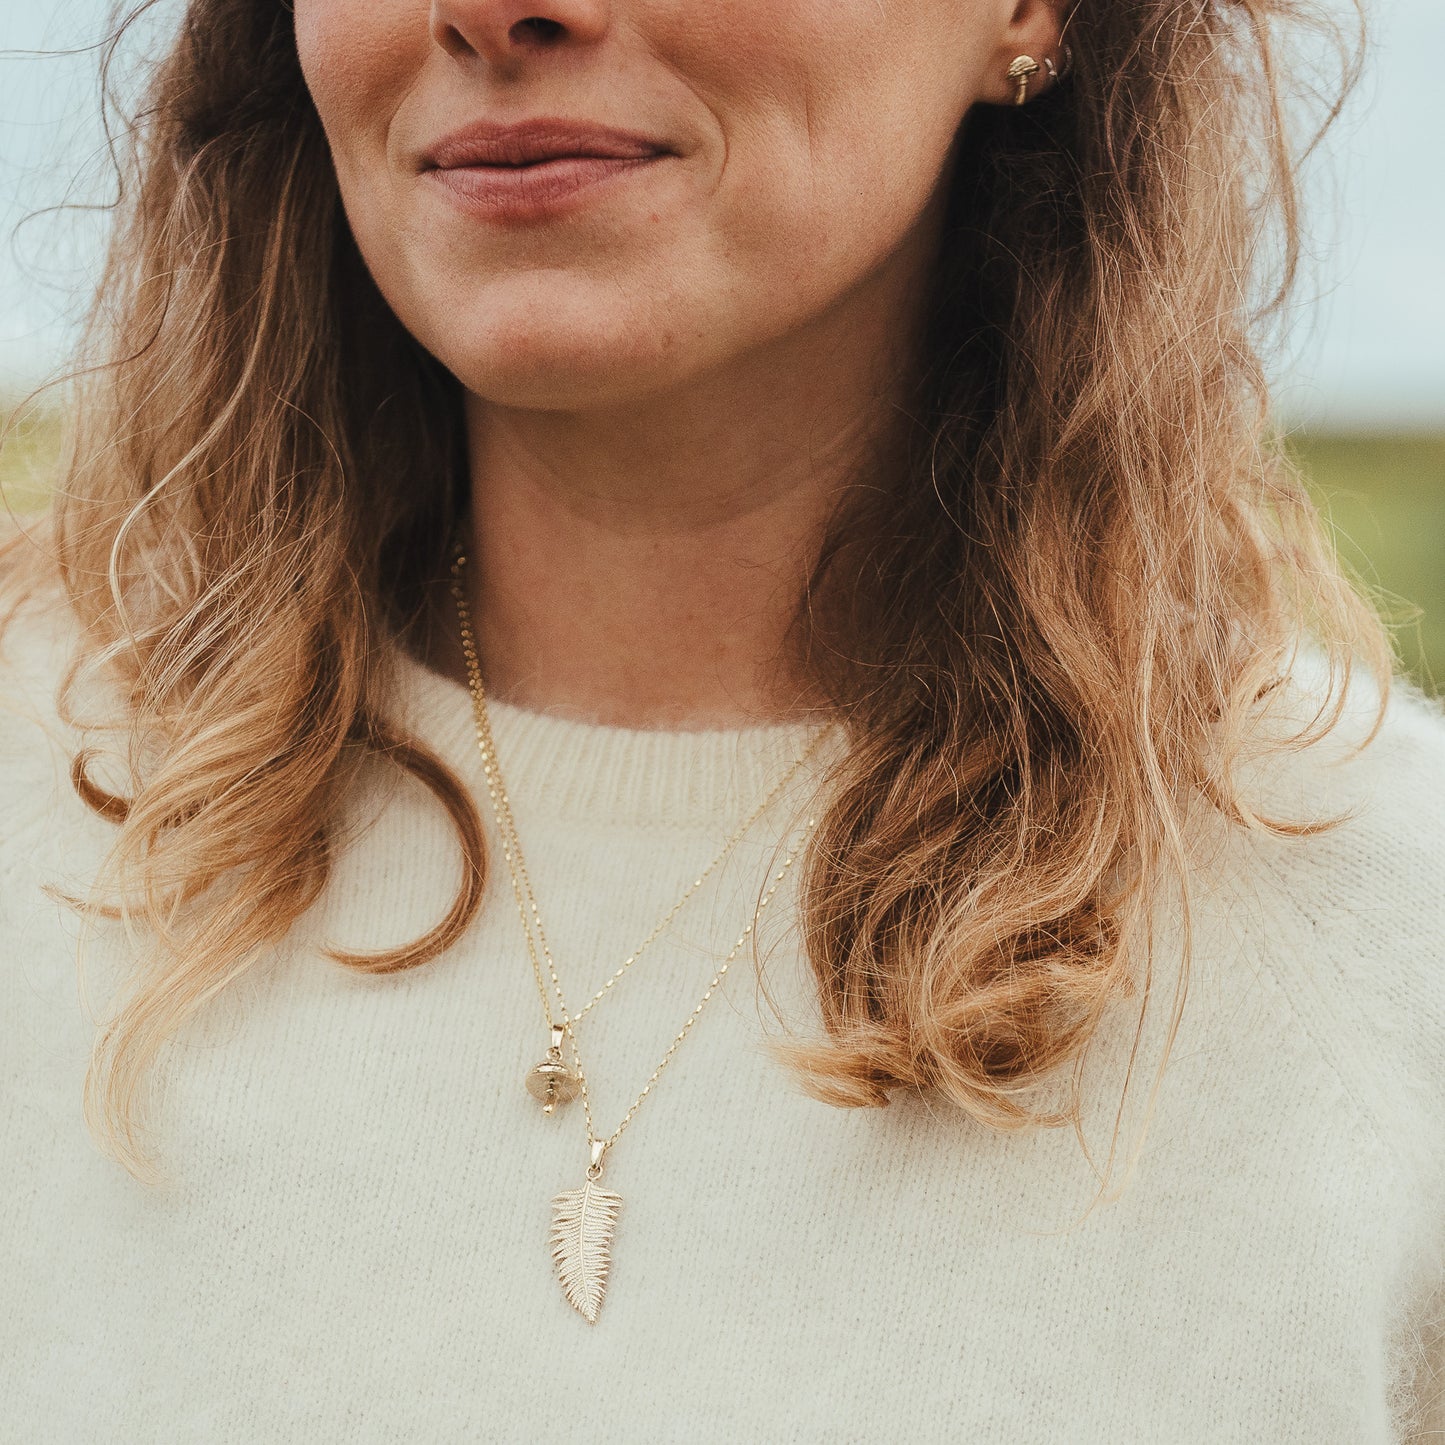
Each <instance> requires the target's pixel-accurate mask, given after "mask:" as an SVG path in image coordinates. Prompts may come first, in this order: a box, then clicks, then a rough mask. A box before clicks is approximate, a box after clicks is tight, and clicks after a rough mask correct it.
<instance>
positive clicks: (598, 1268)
mask: <svg viewBox="0 0 1445 1445" xmlns="http://www.w3.org/2000/svg"><path fill="white" fill-rule="evenodd" d="M606 1147H607V1146H606V1143H605V1142H604V1141H603V1140H600V1139H599V1140H595V1141H594V1142H593V1144H592V1163H591V1164H590V1165H588V1167H587V1182H586V1183H585V1184H584V1185H583V1186H582V1187H581V1189H568V1190H565V1191H564V1192H563V1193H561V1194H558V1195H555V1196H554V1197H553V1199H552V1263H553V1265H554V1266H555V1267H556V1270H557V1278H558V1279H559V1280H561V1282H562V1288H563V1290H564V1291H565V1292H566V1295H567V1299H568V1302H569V1303H570V1304H571V1305H572V1306H573V1307H574V1308H575V1309H576V1310H578V1311H579V1312H580V1313H581V1314H582V1315H583V1316H584V1317H585V1318H586V1320H587V1322H588V1324H594V1325H595V1324H596V1323H597V1312H598V1310H600V1309H601V1308H602V1295H603V1292H604V1291H605V1290H606V1288H607V1271H608V1268H609V1266H610V1265H611V1262H612V1234H613V1231H614V1230H615V1229H616V1227H617V1215H618V1211H619V1210H620V1209H621V1207H622V1196H621V1195H620V1194H614V1193H612V1191H611V1190H608V1189H604V1188H602V1186H601V1185H600V1184H599V1183H598V1182H597V1179H598V1177H599V1176H600V1174H601V1172H602V1164H601V1159H602V1151H603V1150H604V1149H605V1148H606Z"/></svg>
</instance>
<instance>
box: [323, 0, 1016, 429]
mask: <svg viewBox="0 0 1445 1445" xmlns="http://www.w3.org/2000/svg"><path fill="white" fill-rule="evenodd" d="M536 4H537V8H536V9H535V10H533V11H528V10H526V9H524V8H523V7H522V5H520V4H518V3H515V0H430V3H428V0H297V3H296V23H297V42H298V47H299V52H300V57H301V62H302V67H303V70H304V73H305V76H306V80H307V84H308V87H309V89H310V91H311V95H312V97H313V99H314V102H315V104H316V107H317V110H318V113H319V115H320V117H321V121H322V124H323V126H324V128H325V131H326V134H327V138H328V141H329V143H330V146H331V151H332V156H333V159H334V162H335V165H336V170H337V177H338V180H339V183H340V188H341V194H342V199H343V202H344V204H345V208H346V212H347V216H348V219H349V221H350V224H351V227H352V231H353V233H354V235H355V237H356V240H357V243H358V245H359V247H360V250H361V253H362V255H363V257H364V259H365V261H366V264H367V266H368V269H369V270H370V272H371V274H372V276H373V277H374V278H375V280H376V282H377V285H378V286H379V288H380V290H381V292H382V294H383V295H384V296H385V298H386V299H387V301H388V303H389V304H390V305H391V307H392V308H393V309H394V310H395V312H396V314H397V315H398V317H399V318H400V320H401V321H402V323H403V325H405V326H406V327H407V329H408V330H409V331H410V332H411V333H412V334H413V335H414V336H415V337H416V338H417V339H418V340H419V341H420V342H421V344H422V345H423V346H425V347H426V348H427V349H428V350H429V351H430V352H432V353H433V355H435V356H436V357H437V358H438V359H439V360H440V361H441V362H442V363H443V364H444V365H445V366H446V367H447V368H448V369H449V370H451V371H452V372H453V373H454V374H455V375H456V376H457V377H458V378H459V379H460V380H461V382H462V384H463V385H464V386H466V387H467V388H468V389H469V390H470V391H472V392H474V393H476V394H477V395H479V396H482V397H485V398H488V399H490V400H493V401H495V402H497V403H500V404H503V405H516V406H533V407H546V408H552V407H557V408H573V407H587V406H595V405H599V404H601V405H605V404H609V403H617V402H621V401H624V400H627V399H637V398H641V397H644V396H646V395H649V394H653V393H656V392H659V391H662V390H666V389H668V388H670V387H675V386H680V385H683V384H685V383H686V382H687V381H688V380H689V379H690V378H692V377H696V376H698V375H701V374H704V373H706V372H708V371H709V370H711V369H715V368H718V367H722V366H726V365H727V364H728V363H729V361H731V360H732V359H734V358H736V357H739V356H742V355H744V354H746V353H748V352H749V351H751V350H753V349H756V348H760V347H764V346H767V345H768V344H769V343H771V342H774V341H776V340H778V339H780V338H782V337H784V336H786V335H787V334H788V333H789V332H793V331H798V330H801V329H803V328H807V327H809V326H812V325H814V324H815V323H816V322H818V320H819V318H820V317H823V316H825V315H828V314H830V313H832V312H833V311H835V310H837V309H838V308H846V307H847V306H848V305H850V304H856V303H855V302H854V301H853V298H857V297H860V296H864V295H869V294H877V293H878V291H879V289H880V288H879V287H869V286H868V285H866V284H865V283H867V282H868V281H869V280H871V279H873V278H877V277H886V276H887V274H888V272H889V271H890V269H891V268H892V269H896V268H898V267H899V266H901V265H902V264H903V262H904V258H908V257H910V256H916V254H917V249H918V248H917V239H918V234H919V230H920V227H921V226H922V225H923V222H924V218H925V217H926V216H927V215H928V214H929V202H930V200H931V199H932V198H933V197H934V196H935V194H936V192H937V188H938V186H939V184H940V181H941V178H942V175H943V171H944V168H945V166H946V163H947V159H948V155H949V152H950V148H951V145H952V142H953V140H954V137H955V134H956V132H957V130H958V126H959V123H960V121H961V119H962V117H963V115H964V114H965V112H966V111H967V109H968V107H969V105H970V104H971V103H972V101H973V100H974V99H975V98H976V94H977V89H978V87H979V85H980V77H981V76H982V75H983V73H984V70H985V68H986V66H987V65H988V64H989V63H991V61H992V58H993V55H994V51H995V47H996V37H995V36H991V35H990V34H989V27H988V23H987V22H988V17H989V16H991V15H993V14H994V12H998V11H999V10H1000V9H1001V8H1006V7H1000V5H999V4H998V3H997V0H908V3H900V0H709V3H708V4H707V5H705V6H700V5H697V4H696V3H693V0H631V3H629V0H536ZM882 289H884V290H886V287H885V288H882Z"/></svg>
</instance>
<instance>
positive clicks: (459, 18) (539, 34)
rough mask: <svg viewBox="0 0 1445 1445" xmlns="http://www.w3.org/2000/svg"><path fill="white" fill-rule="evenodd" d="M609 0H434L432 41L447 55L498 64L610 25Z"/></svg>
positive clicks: (513, 63)
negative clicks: (608, 21) (473, 58)
mask: <svg viewBox="0 0 1445 1445" xmlns="http://www.w3.org/2000/svg"><path fill="white" fill-rule="evenodd" d="M609 3H610V0H540V7H541V8H538V6H539V0H432V5H431V17H430V19H431V33H432V39H433V40H434V41H435V42H436V43H437V44H438V45H439V46H441V48H442V49H443V50H445V51H446V52H447V53H448V54H449V55H453V56H456V57H459V58H466V57H469V56H475V57H477V58H479V59H481V60H484V61H486V62H488V63H489V64H491V65H493V66H497V67H502V68H507V67H513V66H516V65H517V64H518V63H519V62H521V61H523V60H524V59H525V58H526V57H527V56H528V55H530V54H535V53H536V52H538V51H542V50H549V49H555V48H557V47H558V46H560V45H563V44H566V43H567V42H568V41H574V42H576V41H583V42H586V41H592V40H596V39H597V38H598V37H599V36H601V35H602V34H603V33H604V31H605V30H606V28H607V17H608V9H609Z"/></svg>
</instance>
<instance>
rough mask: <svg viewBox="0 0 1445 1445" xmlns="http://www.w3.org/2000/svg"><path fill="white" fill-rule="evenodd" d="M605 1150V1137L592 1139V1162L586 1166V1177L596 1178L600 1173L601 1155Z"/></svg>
mask: <svg viewBox="0 0 1445 1445" xmlns="http://www.w3.org/2000/svg"><path fill="white" fill-rule="evenodd" d="M606 1152H607V1140H606V1139H594V1140H593V1141H592V1162H591V1163H590V1164H589V1165H588V1166H587V1177H588V1178H589V1179H597V1178H599V1177H600V1176H601V1174H602V1156H603V1154H605V1153H606Z"/></svg>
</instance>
